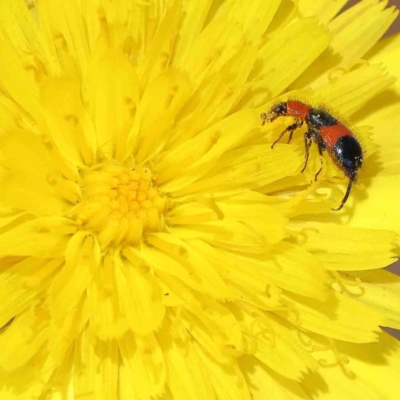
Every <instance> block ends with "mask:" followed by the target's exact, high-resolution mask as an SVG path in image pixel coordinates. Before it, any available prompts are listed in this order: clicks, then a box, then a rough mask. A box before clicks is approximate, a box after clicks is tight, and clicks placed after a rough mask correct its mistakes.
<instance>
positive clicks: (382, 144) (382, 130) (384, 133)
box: [355, 34, 400, 175]
mask: <svg viewBox="0 0 400 400" xmlns="http://www.w3.org/2000/svg"><path fill="white" fill-rule="evenodd" d="M399 49H400V35H398V34H397V35H393V36H390V37H389V38H386V39H384V40H382V41H380V42H379V43H378V44H377V45H376V46H374V48H373V49H372V50H371V51H370V52H369V53H368V55H369V57H368V58H369V60H370V61H371V62H376V63H382V64H383V65H384V66H385V68H387V69H388V71H389V72H390V74H392V75H393V76H395V77H396V78H397V81H396V83H395V85H394V87H393V86H392V87H391V88H390V89H389V90H386V91H385V92H384V93H382V94H381V95H379V96H377V97H376V98H374V99H373V101H372V102H371V103H370V104H367V105H366V106H365V107H363V108H362V109H360V110H359V111H358V112H357V114H356V115H355V118H356V119H357V123H360V124H365V125H370V126H374V127H375V129H374V137H373V139H374V143H375V147H376V150H377V156H378V160H377V164H379V165H375V171H376V170H378V171H379V175H382V174H398V173H400V165H399V160H400V155H399V148H400V138H399V135H394V134H392V132H395V131H396V129H397V127H398V126H399V124H400V104H399V101H398V95H399V93H400V84H399V78H400V72H399V68H398V66H397V64H398V60H399V57H400V50H399Z"/></svg>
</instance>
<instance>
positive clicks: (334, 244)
mask: <svg viewBox="0 0 400 400" xmlns="http://www.w3.org/2000/svg"><path fill="white" fill-rule="evenodd" d="M355 207H356V208H357V207H358V204H356V206H355ZM314 228H315V229H314ZM304 234H305V237H306V242H305V244H304V248H305V249H306V250H308V251H310V252H311V253H313V254H314V255H315V257H316V258H318V260H320V261H321V263H322V265H323V266H324V268H325V269H327V270H336V271H353V270H367V269H374V268H382V267H386V266H387V265H390V264H392V263H394V262H395V261H396V260H395V258H394V257H395V255H396V254H395V253H394V252H393V250H394V247H395V244H394V243H395V242H396V235H395V234H394V233H393V232H390V231H380V230H378V229H361V228H353V227H349V226H339V225H334V224H330V225H328V224H313V225H312V228H310V229H309V230H305V232H304Z"/></svg>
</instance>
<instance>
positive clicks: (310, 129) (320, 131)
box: [261, 100, 363, 211]
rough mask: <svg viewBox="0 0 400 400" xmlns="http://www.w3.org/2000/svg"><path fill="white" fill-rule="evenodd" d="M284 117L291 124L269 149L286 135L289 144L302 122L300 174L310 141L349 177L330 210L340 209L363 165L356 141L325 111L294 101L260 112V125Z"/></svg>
mask: <svg viewBox="0 0 400 400" xmlns="http://www.w3.org/2000/svg"><path fill="white" fill-rule="evenodd" d="M286 116H288V117H289V116H290V117H293V118H294V122H293V123H292V124H291V125H289V126H288V127H287V128H286V129H285V130H284V131H283V132H282V133H281V134H280V135H279V136H278V138H277V139H276V140H275V141H274V142H273V143H272V146H271V148H272V149H273V148H274V146H275V145H276V144H277V143H278V142H279V141H280V140H281V139H282V137H283V136H284V135H285V134H286V133H289V139H288V143H290V141H291V140H292V137H293V133H294V132H295V130H296V129H298V128H300V127H301V126H303V124H304V123H305V124H306V125H307V131H306V132H305V133H304V147H305V160H304V166H303V169H302V170H301V172H304V171H305V169H306V167H307V163H308V158H309V155H310V147H311V144H312V142H314V143H316V145H317V146H318V151H319V154H320V155H321V156H322V155H323V152H324V151H328V154H329V155H330V157H331V158H332V160H333V162H334V163H335V164H336V166H337V167H338V168H339V169H340V170H341V171H343V172H344V174H345V175H346V176H347V177H348V178H349V183H348V186H347V190H346V193H345V195H344V197H343V200H342V202H341V204H340V206H339V207H338V208H333V209H332V210H334V211H339V210H341V209H342V208H343V206H344V205H345V203H346V201H347V199H348V198H349V195H350V192H351V188H352V186H353V183H354V181H355V180H356V178H357V174H358V171H359V169H360V168H361V166H362V163H363V150H362V147H361V145H360V143H359V141H358V140H357V138H356V137H355V136H354V134H353V133H352V132H351V130H350V129H349V128H347V127H346V126H345V125H344V124H342V123H341V122H340V121H338V120H337V119H336V118H334V117H333V116H332V115H331V114H330V113H329V112H328V111H326V110H324V109H322V108H315V107H312V106H310V105H308V104H306V103H303V102H301V101H298V100H288V101H284V102H280V103H277V104H275V105H274V106H273V107H272V108H271V109H270V111H269V112H268V113H262V114H261V118H262V120H263V122H262V125H264V124H265V123H266V122H273V121H275V120H276V119H277V118H279V117H286ZM319 172H320V171H319ZM319 172H318V173H317V175H316V177H317V176H318V174H319Z"/></svg>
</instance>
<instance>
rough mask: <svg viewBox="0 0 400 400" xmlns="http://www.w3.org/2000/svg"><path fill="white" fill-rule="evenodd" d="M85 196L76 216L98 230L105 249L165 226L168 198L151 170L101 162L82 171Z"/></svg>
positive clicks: (130, 243)
mask: <svg viewBox="0 0 400 400" xmlns="http://www.w3.org/2000/svg"><path fill="white" fill-rule="evenodd" d="M82 183H83V190H82V192H83V199H82V201H81V202H80V203H79V204H78V205H77V207H76V208H75V209H74V217H75V218H76V220H77V221H78V222H79V223H80V225H81V226H82V228H83V229H88V230H92V231H94V232H96V233H97V235H98V238H99V241H100V244H101V246H102V248H104V247H106V246H108V245H109V244H112V245H114V246H115V245H132V244H136V243H138V242H139V240H140V239H141V238H142V236H143V234H144V233H146V232H155V231H160V230H162V229H163V227H164V217H163V214H162V213H163V211H164V210H165V208H166V198H165V197H162V196H161V195H160V193H159V192H158V190H157V188H155V187H154V186H153V179H152V175H151V171H150V170H149V169H147V168H145V169H129V168H126V167H124V166H122V165H119V164H113V163H107V164H100V165H97V166H95V167H92V168H90V169H87V170H84V171H82Z"/></svg>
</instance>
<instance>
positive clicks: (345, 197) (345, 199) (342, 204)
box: [332, 177, 355, 211]
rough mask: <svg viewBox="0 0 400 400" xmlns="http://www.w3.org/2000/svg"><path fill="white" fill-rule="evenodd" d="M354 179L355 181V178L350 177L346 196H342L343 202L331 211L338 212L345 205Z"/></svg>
mask: <svg viewBox="0 0 400 400" xmlns="http://www.w3.org/2000/svg"><path fill="white" fill-rule="evenodd" d="M354 179H355V177H351V178H350V180H349V184H348V186H347V190H346V194H345V195H344V197H343V200H342V202H341V203H340V206H339V207H338V208H332V210H333V211H340V210H341V209H342V208H343V206H344V205H345V203H346V201H347V199H348V198H349V196H350V192H351V187H352V186H353V182H354Z"/></svg>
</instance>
